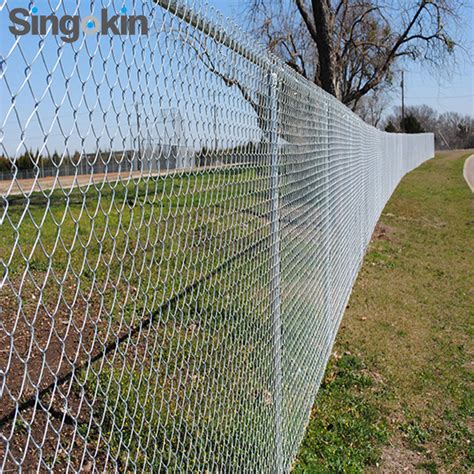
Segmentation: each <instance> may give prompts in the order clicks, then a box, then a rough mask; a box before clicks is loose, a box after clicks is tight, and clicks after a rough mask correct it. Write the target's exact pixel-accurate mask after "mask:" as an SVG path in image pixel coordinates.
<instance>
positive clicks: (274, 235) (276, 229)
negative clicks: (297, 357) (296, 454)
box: [268, 73, 283, 473]
mask: <svg viewBox="0 0 474 474" xmlns="http://www.w3.org/2000/svg"><path fill="white" fill-rule="evenodd" d="M277 87H278V76H277V74H276V73H270V74H269V98H270V103H269V134H268V138H269V145H270V162H271V164H270V167H271V170H270V173H271V183H270V189H271V229H270V230H271V236H270V239H271V260H270V261H271V269H270V271H271V273H270V285H271V288H270V295H271V312H272V323H273V324H272V326H273V328H272V329H273V371H274V380H273V384H274V386H273V401H274V407H275V472H278V473H280V472H283V435H282V424H283V418H282V397H283V394H282V366H281V313H280V311H281V306H280V207H279V206H280V203H279V189H278V186H279V169H278V168H279V167H278V154H279V143H278V97H277Z"/></svg>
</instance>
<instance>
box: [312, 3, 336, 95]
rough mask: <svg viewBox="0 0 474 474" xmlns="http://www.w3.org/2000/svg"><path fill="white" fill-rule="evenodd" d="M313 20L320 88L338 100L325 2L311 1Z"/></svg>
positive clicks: (327, 9)
mask: <svg viewBox="0 0 474 474" xmlns="http://www.w3.org/2000/svg"><path fill="white" fill-rule="evenodd" d="M312 3H313V18H314V25H315V27H316V31H317V35H316V38H315V39H316V46H317V48H318V55H319V75H320V81H321V87H322V88H323V89H324V90H325V91H326V92H329V94H331V95H333V96H335V97H337V98H338V99H339V98H340V97H339V96H340V93H339V90H338V87H337V79H336V58H335V55H334V47H333V36H332V26H331V10H330V7H329V4H328V3H327V1H326V0H312Z"/></svg>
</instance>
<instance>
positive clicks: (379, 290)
mask: <svg viewBox="0 0 474 474" xmlns="http://www.w3.org/2000/svg"><path fill="white" fill-rule="evenodd" d="M468 155H469V154H468V153H464V154H463V153H459V152H458V153H450V154H447V155H442V156H438V157H437V158H436V159H434V160H431V161H429V162H428V163H426V164H424V165H422V166H421V167H419V168H418V169H417V170H415V171H413V172H412V173H410V174H409V175H408V176H406V177H405V178H404V179H403V181H402V183H401V184H400V185H399V187H398V188H397V190H396V192H395V193H394V195H393V197H392V198H391V200H390V202H389V203H388V205H387V207H386V208H385V210H384V212H383V215H382V217H381V220H380V225H381V226H382V227H383V228H384V229H385V230H386V235H387V239H375V240H373V241H372V243H371V245H370V248H369V250H368V253H367V255H366V258H365V263H364V265H363V267H362V270H361V272H360V274H359V277H358V280H357V283H356V285H355V288H354V291H353V294H352V296H351V300H350V303H349V306H348V309H347V310H346V313H345V316H344V319H343V323H342V326H341V330H340V332H339V334H338V337H337V342H336V346H335V351H336V352H337V353H344V352H349V353H351V354H353V355H351V356H348V357H346V356H343V357H342V358H338V359H337V360H335V359H334V358H333V359H332V361H331V362H330V365H329V366H328V369H327V372H326V378H325V382H324V383H323V386H322V388H321V390H320V392H319V394H318V396H317V399H316V402H315V405H314V408H313V412H312V416H311V420H310V423H309V426H308V430H307V432H306V435H305V439H304V441H303V445H302V448H301V451H300V453H299V455H298V460H297V462H296V464H295V471H296V472H366V471H370V470H371V469H373V470H375V471H376V472H379V471H380V470H382V471H383V470H386V471H389V472H399V471H400V470H403V469H406V470H407V471H408V472H413V471H414V470H416V469H419V470H421V471H422V472H430V473H431V472H446V471H447V472H472V470H473V462H474V452H473V447H474V439H473V433H472V415H473V414H474V403H473V401H474V400H473V382H474V378H473V371H472V369H473V367H472V361H473V355H474V351H473V342H472V341H473V336H474V333H473V328H474V324H473V323H474V294H473V281H474V271H473V269H474V265H473V263H472V262H473V260H472V249H473V248H474V199H473V196H472V194H471V192H470V190H469V188H468V187H467V185H466V183H465V182H464V180H463V177H462V168H463V162H464V159H465V158H466V156H468ZM347 361H353V363H351V366H350V368H348V367H347ZM341 364H342V366H341ZM358 378H362V379H363V381H360V382H358V383H356V384H354V380H357V379H358ZM365 379H367V380H365ZM364 380H365V381H364ZM339 420H342V423H344V420H346V423H347V427H345V426H341V425H340V423H339Z"/></svg>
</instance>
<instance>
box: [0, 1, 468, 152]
mask: <svg viewBox="0 0 474 474" xmlns="http://www.w3.org/2000/svg"><path fill="white" fill-rule="evenodd" d="M189 2H190V3H193V2H194V3H196V5H201V7H195V10H199V9H201V8H203V9H205V7H202V5H203V4H202V3H201V2H200V1H197V0H196V1H194V0H189ZM208 3H209V5H211V6H212V7H215V8H216V10H218V11H220V12H221V13H222V14H223V15H224V16H225V17H228V18H229V20H230V21H229V26H228V28H230V25H231V22H234V23H235V24H237V25H238V26H240V27H241V29H243V30H245V29H246V26H247V25H246V18H245V15H244V14H243V2H237V1H236V0H230V1H219V0H208ZM27 5H29V6H30V8H31V7H33V6H35V7H37V10H38V11H37V12H35V15H41V14H45V15H49V14H51V12H52V11H54V12H55V13H56V15H57V16H58V17H60V16H62V15H64V14H66V13H67V14H69V15H71V14H79V15H80V16H81V18H84V17H85V16H87V15H91V14H94V15H96V16H97V17H99V14H100V12H101V9H102V8H104V7H105V8H107V9H108V12H109V13H111V12H112V13H111V14H119V15H120V14H121V13H119V12H120V11H121V9H124V11H125V13H123V15H125V14H126V15H131V14H134V13H135V14H148V15H149V16H150V18H151V20H150V22H151V24H153V25H155V28H156V29H155V30H154V31H153V32H152V34H149V35H145V36H142V35H138V34H136V35H123V36H105V37H104V36H100V35H95V36H94V35H89V36H88V35H84V34H81V35H80V37H79V39H78V40H77V41H75V42H73V43H65V42H63V41H62V40H60V39H59V37H58V36H54V35H52V34H50V31H49V32H48V34H47V35H46V36H45V37H44V38H43V37H41V36H33V35H30V34H28V35H24V36H18V37H15V36H14V35H12V34H11V33H10V32H9V31H8V28H9V26H10V24H11V23H10V20H9V18H8V10H9V9H12V8H14V7H16V6H22V7H25V6H27ZM152 5H154V4H153V3H152V2H149V3H148V2H142V1H141V0H87V1H86V0H81V1H76V0H48V1H46V0H44V1H43V0H41V1H35V2H27V1H25V0H9V1H8V4H7V3H6V2H2V0H0V154H2V153H3V154H6V155H8V156H20V154H22V153H24V152H25V151H26V150H30V149H39V151H40V153H42V154H43V153H44V154H49V155H50V156H51V155H52V154H53V152H55V151H59V152H60V153H63V154H64V156H66V155H68V154H69V155H71V156H72V155H73V154H74V153H75V152H76V151H78V150H79V151H82V152H85V153H90V152H94V151H96V150H98V149H102V150H103V149H108V150H124V149H136V148H138V146H139V145H138V144H139V143H143V140H145V141H146V142H147V143H148V142H149V143H160V144H178V145H179V146H180V140H181V138H182V137H183V136H184V137H185V141H186V146H188V148H190V149H192V150H197V149H200V148H202V147H207V146H212V144H213V143H214V141H215V142H216V143H217V141H219V143H220V146H235V145H236V144H237V143H241V142H245V141H248V140H252V139H256V137H255V136H254V135H255V130H256V129H257V128H258V127H257V126H256V123H255V120H256V119H255V116H254V115H255V114H254V113H253V111H252V110H251V109H250V106H249V104H248V103H247V102H246V101H244V100H242V97H241V96H240V93H239V91H238V90H237V88H235V87H230V88H229V87H226V86H225V85H224V84H223V81H221V80H220V79H219V78H218V77H217V76H215V75H213V74H211V73H209V71H208V70H206V69H205V68H204V67H203V65H202V63H200V61H196V52H195V51H194V52H193V51H192V50H191V48H189V47H188V48H187V49H186V48H183V46H182V45H183V41H182V40H180V41H177V39H176V30H178V33H179V31H180V28H181V27H180V26H179V23H176V22H174V21H173V17H171V16H170V15H169V14H167V15H164V13H163V10H162V9H160V8H159V7H154V8H152ZM473 12H474V7H473V8H472V9H470V10H469V11H467V10H466V23H467V24H470V25H471V28H466V31H467V38H466V41H467V44H470V45H471V46H472V48H473V49H474V22H473V18H472V16H473ZM211 16H213V15H212V12H211ZM164 18H167V20H166V21H165V20H163V19H164ZM224 24H225V25H227V23H225V22H224ZM167 28H168V29H170V30H169V31H168V30H167ZM173 29H174V32H173V31H172V30H173ZM181 31H182V32H183V31H184V30H182V29H181ZM173 34H174V37H173ZM197 38H199V36H197ZM186 43H187V44H188V40H187V41H186ZM188 46H189V45H188ZM250 46H252V44H250ZM208 47H209V48H214V49H213V50H212V54H213V58H214V60H216V58H217V59H218V60H220V61H221V67H224V68H231V69H232V71H233V74H236V75H238V77H239V81H241V83H242V84H247V87H248V89H249V90H253V91H256V90H257V89H258V87H261V85H262V84H263V83H264V81H262V78H261V77H260V76H259V74H261V71H260V69H259V68H256V67H252V66H251V65H250V64H246V63H245V64H244V61H243V60H242V58H240V57H239V56H238V55H235V54H234V53H232V52H230V50H226V49H225V47H221V46H216V45H214V46H212V44H211V45H210V46H208ZM471 58H472V55H471ZM460 59H461V61H460V63H459V65H458V66H457V67H456V68H449V73H450V74H447V73H446V71H444V72H440V71H427V70H425V69H423V68H422V67H421V66H420V65H417V64H413V63H411V64H408V65H407V66H406V76H405V83H406V97H407V98H406V103H407V105H415V104H423V103H424V104H427V105H430V106H432V107H433V108H435V109H436V110H438V111H439V112H446V111H455V112H458V113H461V114H471V115H473V116H474V68H473V63H472V59H471V61H469V60H468V59H467V58H466V56H464V57H461V58H460ZM259 71H260V72H259ZM193 78H195V79H193ZM202 84H206V86H205V87H202ZM196 85H198V86H196ZM399 104H400V94H397V93H394V94H393V98H392V103H391V105H390V106H389V107H387V109H389V110H387V113H389V112H391V109H392V107H393V106H394V105H399ZM177 120H178V121H179V124H178V125H177V123H178V122H177ZM184 128H186V130H184ZM177 129H179V130H180V131H179V133H176V130H177ZM181 129H183V131H182V132H181ZM139 135H141V136H142V140H141V141H140V140H137V139H136V137H137V136H139ZM180 137H181V138H180ZM225 140H228V142H225Z"/></svg>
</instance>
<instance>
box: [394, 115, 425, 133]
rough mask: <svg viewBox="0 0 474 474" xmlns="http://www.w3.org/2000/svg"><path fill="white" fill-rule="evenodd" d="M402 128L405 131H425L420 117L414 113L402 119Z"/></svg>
mask: <svg viewBox="0 0 474 474" xmlns="http://www.w3.org/2000/svg"><path fill="white" fill-rule="evenodd" d="M400 128H401V129H402V130H403V131H404V133H423V132H424V131H425V130H424V129H423V127H422V126H421V123H420V122H419V121H418V119H417V118H416V117H415V116H414V115H412V114H408V115H406V116H405V117H404V118H403V119H402V120H401V121H400Z"/></svg>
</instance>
